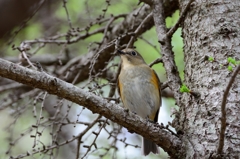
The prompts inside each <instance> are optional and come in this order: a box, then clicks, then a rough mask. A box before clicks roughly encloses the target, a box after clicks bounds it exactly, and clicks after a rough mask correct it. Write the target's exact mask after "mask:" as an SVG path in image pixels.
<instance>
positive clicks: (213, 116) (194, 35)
mask: <svg viewBox="0 0 240 159" xmlns="http://www.w3.org/2000/svg"><path fill="white" fill-rule="evenodd" d="M188 1H189V0H180V1H179V2H180V5H181V6H180V8H184V6H185V5H186V4H187V3H188ZM182 33H183V39H184V52H185V59H184V60H185V78H184V79H185V81H184V82H185V84H186V85H187V86H188V87H189V88H190V89H191V90H193V91H197V92H199V93H200V97H199V98H195V97H193V96H191V95H190V94H187V93H185V94H183V97H182V101H181V102H182V103H183V105H181V107H180V113H181V114H180V118H178V119H176V120H175V127H176V128H177V130H181V131H182V132H183V133H184V134H183V142H184V143H185V145H186V147H187V149H186V158H239V156H240V147H239V145H240V140H239V139H240V133H239V132H240V126H239V125H240V120H239V114H240V109H239V108H240V101H239V99H240V89H239V88H240V76H239V74H238V76H237V77H236V79H235V82H234V83H233V86H232V88H231V89H230V92H229V96H228V98H227V104H226V131H225V133H224V134H225V135H224V137H225V141H224V145H223V150H221V146H220V145H219V141H220V140H219V136H220V132H221V124H222V122H221V116H222V113H221V104H222V101H223V94H224V92H225V91H226V87H227V85H228V82H229V80H230V78H231V76H232V75H233V71H228V69H227V67H228V65H229V64H228V62H227V58H228V57H232V58H235V59H236V60H239V59H240V54H239V52H240V45H239V44H240V38H239V36H240V3H239V0H225V1H222V0H210V1H202V0H195V1H194V2H193V3H192V5H191V8H190V10H189V12H188V14H187V16H186V18H185V21H184V25H183V30H182ZM209 57H213V58H214V61H213V62H211V61H209V60H208V58H209ZM234 69H235V67H234V66H233V70H234ZM224 111H225V110H223V112H224Z"/></svg>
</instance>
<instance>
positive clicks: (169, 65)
mask: <svg viewBox="0 0 240 159" xmlns="http://www.w3.org/2000/svg"><path fill="white" fill-rule="evenodd" d="M151 7H152V12H153V19H154V23H155V26H156V30H157V36H158V40H159V43H160V47H161V53H162V61H163V65H164V67H165V70H166V74H167V78H168V86H169V88H170V89H171V90H172V91H173V93H174V98H175V99H176V103H177V105H178V106H180V96H181V94H180V92H179V88H180V86H181V83H182V82H181V79H180V76H179V72H178V69H177V66H176V64H175V61H174V54H173V51H172V45H171V37H168V36H166V35H167V28H166V24H165V18H166V17H165V13H164V9H165V8H164V4H163V2H162V1H159V0H153V3H152V5H151Z"/></svg>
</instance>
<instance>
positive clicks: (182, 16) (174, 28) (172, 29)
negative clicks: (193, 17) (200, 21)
mask: <svg viewBox="0 0 240 159" xmlns="http://www.w3.org/2000/svg"><path fill="white" fill-rule="evenodd" d="M193 1H194V0H189V2H188V4H187V5H186V7H185V8H184V9H183V11H182V12H181V15H180V17H179V19H178V21H177V23H176V24H175V25H174V26H173V27H172V28H171V29H170V30H169V31H168V32H167V34H166V36H168V37H170V38H171V37H172V35H173V34H174V33H175V31H176V30H177V29H178V27H179V25H180V23H182V21H183V20H184V18H185V16H186V14H187V12H188V9H189V8H190V5H191V3H192V2H193Z"/></svg>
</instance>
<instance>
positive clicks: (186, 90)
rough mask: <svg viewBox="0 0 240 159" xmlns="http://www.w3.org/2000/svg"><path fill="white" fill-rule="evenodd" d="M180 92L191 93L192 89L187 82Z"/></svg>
mask: <svg viewBox="0 0 240 159" xmlns="http://www.w3.org/2000/svg"><path fill="white" fill-rule="evenodd" d="M180 92H181V93H184V92H186V93H189V92H190V89H189V88H188V87H187V86H186V85H185V84H183V85H182V86H181V88H180Z"/></svg>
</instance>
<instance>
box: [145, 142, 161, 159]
mask: <svg viewBox="0 0 240 159" xmlns="http://www.w3.org/2000/svg"><path fill="white" fill-rule="evenodd" d="M150 152H152V153H154V154H159V153H160V151H159V148H158V145H156V144H155V143H154V142H152V141H151V140H148V139H146V138H143V139H142V154H143V155H144V156H147V155H148V154H149V153H150Z"/></svg>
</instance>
